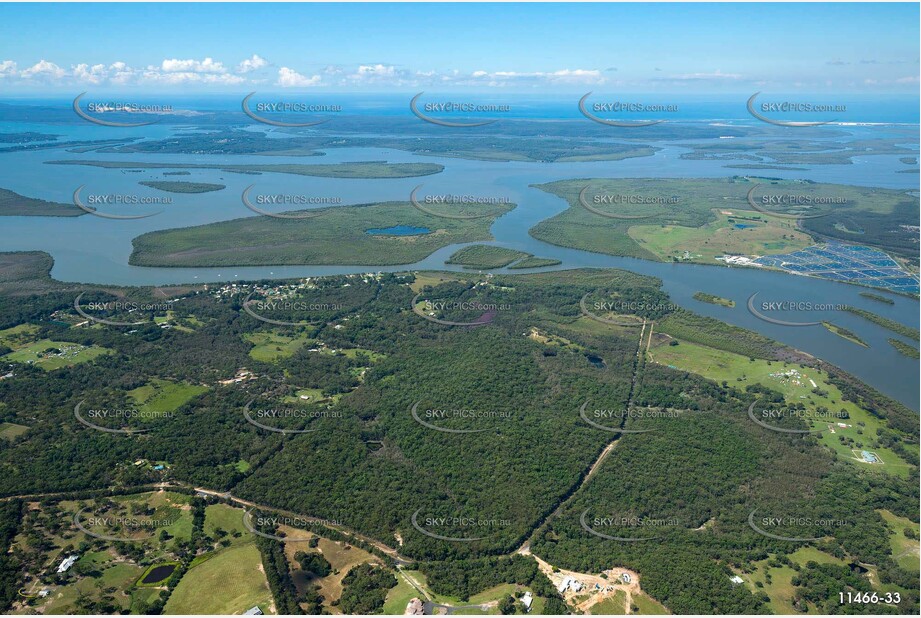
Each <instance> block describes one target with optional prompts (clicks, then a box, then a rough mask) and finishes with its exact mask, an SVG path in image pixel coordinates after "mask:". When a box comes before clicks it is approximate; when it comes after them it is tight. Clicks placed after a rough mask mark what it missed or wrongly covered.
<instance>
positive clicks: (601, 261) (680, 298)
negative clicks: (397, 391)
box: [0, 122, 919, 410]
mask: <svg viewBox="0 0 921 618" xmlns="http://www.w3.org/2000/svg"><path fill="white" fill-rule="evenodd" d="M253 128H254V130H258V129H262V127H253ZM187 130H188V127H185V128H181V127H172V128H170V127H166V126H157V125H153V126H151V127H143V128H140V129H116V130H109V129H107V128H104V127H96V126H87V125H74V126H70V125H42V124H29V125H24V124H16V123H8V122H7V123H3V122H0V132H18V131H39V132H44V133H54V134H58V135H62V136H63V137H62V139H108V138H114V137H124V136H129V135H134V136H144V137H147V138H157V137H164V136H167V135H170V134H171V133H172V132H183V131H187ZM846 130H847V131H848V132H850V133H852V134H853V135H855V136H857V137H861V138H870V137H876V136H878V135H879V133H878V131H879V130H880V128H878V127H847V128H846ZM882 130H883V131H896V130H899V129H898V128H893V127H886V128H883V129H882ZM910 139H911V138H909V137H906V141H909V140H910ZM653 145H655V146H658V147H660V148H662V150H660V151H659V152H657V153H656V154H655V155H653V156H651V157H644V158H636V159H627V160H623V161H617V162H588V163H526V162H510V163H497V162H488V161H470V160H464V159H454V158H443V157H441V158H439V157H430V156H419V155H414V154H411V153H408V152H405V151H398V150H389V149H381V148H344V149H332V150H329V151H328V152H327V153H326V154H325V156H324V157H322V159H321V160H318V159H312V160H309V162H321V161H322V162H323V163H337V162H345V161H367V160H386V161H390V162H420V161H430V162H435V163H440V164H442V165H444V166H445V171H444V172H443V173H441V174H437V175H434V176H428V177H423V178H404V179H386V180H363V179H332V178H310V177H302V176H293V175H285V174H262V175H256V176H253V175H241V174H233V173H227V172H224V171H221V170H190V171H191V172H192V173H191V175H190V176H183V177H182V179H183V180H186V181H190V182H212V183H219V184H224V185H226V189H224V190H222V191H217V192H213V193H205V194H169V195H170V197H171V198H172V200H173V203H172V204H169V205H156V206H148V205H144V206H140V205H138V206H105V207H104V209H105V210H106V211H107V212H111V213H116V214H128V213H131V214H135V213H148V212H155V211H158V210H160V211H162V213H161V214H158V215H156V216H153V217H150V218H146V219H138V220H121V221H119V220H110V219H102V218H99V217H94V216H89V215H87V216H82V217H73V218H51V217H47V218H46V217H3V218H2V219H0V221H2V223H0V224H2V226H3V230H4V234H3V235H2V236H0V251H24V250H43V251H47V252H48V253H50V254H51V255H52V256H53V257H54V259H55V264H54V268H53V270H52V275H53V276H54V277H55V278H57V279H59V280H64V281H75V282H87V283H101V284H113V285H162V284H171V283H203V282H215V281H232V280H238V281H239V280H251V279H261V278H287V277H306V276H319V275H326V274H337V273H356V272H368V271H372V270H374V271H405V270H417V269H420V270H421V269H438V270H460V268H459V267H456V266H450V265H446V264H445V260H446V259H447V258H448V257H449V256H450V255H451V254H453V253H454V252H456V251H457V250H458V249H459V248H460V247H462V246H464V245H452V246H449V247H444V248H442V249H440V250H438V251H436V252H435V253H433V254H432V255H430V256H428V257H427V258H425V259H424V260H421V261H420V262H418V263H416V264H409V265H401V266H393V267H386V268H376V267H368V266H357V267H356V266H285V267H280V266H271V267H247V268H238V267H224V268H142V267H136V266H129V265H128V257H129V255H130V253H131V250H132V245H131V240H132V239H133V238H134V237H136V236H138V235H140V234H143V233H145V232H148V231H153V230H161V229H168V228H175V227H186V226H191V225H201V224H205V223H210V222H215V221H226V220H230V219H237V218H242V217H249V216H256V215H254V213H252V211H250V210H248V209H247V208H246V207H245V206H244V205H243V203H242V200H241V194H242V192H243V191H244V190H245V189H246V188H247V187H249V186H250V185H255V187H254V192H255V193H257V194H298V195H310V196H323V197H335V198H339V199H341V203H342V204H363V203H370V202H377V201H403V202H405V201H407V200H408V197H409V194H410V192H411V191H412V190H413V189H414V188H415V187H416V186H417V185H420V184H421V185H422V188H421V189H420V197H421V196H423V195H429V194H453V195H464V194H467V195H476V196H481V197H504V198H508V199H509V200H510V201H511V202H513V203H516V204H517V207H516V208H515V209H513V210H512V211H510V212H509V213H507V214H505V215H504V216H502V217H500V218H499V219H498V220H496V222H495V223H494V224H493V226H492V228H491V230H490V231H491V233H492V235H493V237H494V240H492V241H489V242H487V243H486V244H492V245H496V246H501V247H507V248H510V249H517V250H520V251H525V252H528V253H532V254H534V255H536V256H540V257H548V258H556V259H559V260H561V261H562V264H561V265H560V266H558V267H552V269H553V270H557V269H565V268H582V267H588V268H606V267H615V268H624V269H628V270H631V271H634V272H637V273H640V274H645V275H650V276H655V277H658V278H659V279H661V280H662V282H663V288H664V289H665V291H666V292H668V294H669V295H670V296H671V298H672V299H673V300H674V301H675V302H677V303H678V304H680V305H682V306H685V307H688V308H690V309H692V310H694V311H696V312H698V313H701V314H704V315H709V316H712V317H716V318H718V319H720V320H723V321H725V322H728V323H730V324H735V325H738V326H742V327H745V328H749V329H751V330H754V331H757V332H760V333H763V334H765V335H767V336H769V337H772V338H774V339H776V340H778V341H781V342H783V343H786V344H789V345H791V346H794V347H796V348H798V349H800V350H803V351H805V352H808V353H810V354H813V355H815V356H817V357H820V358H822V359H824V360H826V361H828V362H830V363H832V364H835V365H837V366H839V367H842V368H843V369H845V370H846V371H848V372H850V373H852V374H854V375H856V376H857V377H859V378H860V379H862V380H863V381H865V382H866V383H868V384H870V385H872V386H874V387H875V388H877V389H879V390H880V391H882V392H883V393H886V394H887V395H890V396H892V397H894V398H896V399H898V400H900V401H902V402H903V403H904V404H906V405H908V406H909V407H911V408H913V409H916V410H917V409H918V387H919V373H918V361H915V360H912V359H908V358H906V357H904V356H902V355H900V354H899V353H898V352H896V351H895V350H894V349H893V348H892V347H891V346H890V345H889V344H888V343H887V341H886V339H887V338H888V337H891V336H893V335H892V333H890V332H889V331H886V330H885V329H882V328H880V327H878V326H876V325H874V324H872V323H869V322H867V321H865V320H863V319H861V318H859V317H858V316H855V315H852V314H850V313H846V312H841V311H833V310H832V311H825V312H815V313H814V314H812V315H810V318H813V319H815V320H831V321H834V323H836V324H838V325H840V326H843V327H845V328H847V329H849V330H852V331H854V332H856V333H857V334H858V335H859V336H860V337H861V339H863V340H864V341H866V342H867V343H868V344H869V345H870V347H869V348H862V347H859V346H856V345H854V344H852V343H850V342H848V341H846V340H844V339H842V338H840V337H838V336H836V335H834V334H833V333H830V332H828V331H827V330H826V329H825V328H823V327H822V326H821V325H819V326H816V327H800V328H791V327H784V326H779V325H776V324H770V323H767V322H764V321H762V320H759V319H757V318H756V317H754V316H753V315H752V314H750V313H749V312H748V311H747V310H746V309H745V306H746V302H747V299H748V297H749V296H751V294H753V293H758V294H759V295H760V297H761V298H770V299H791V300H798V301H806V302H812V303H815V304H826V305H827V304H837V305H842V304H847V305H852V306H857V307H861V308H864V309H867V310H869V311H873V312H875V313H878V314H880V315H884V316H886V317H889V318H891V319H893V320H897V321H899V322H901V323H903V324H907V325H909V326H913V327H915V328H917V327H918V322H919V320H918V310H919V306H918V302H917V301H916V300H913V299H909V298H905V297H896V298H895V304H894V305H893V306H888V305H882V304H880V303H875V302H873V301H870V300H867V299H864V298H863V297H861V296H859V292H860V291H862V290H863V288H860V287H857V286H852V285H848V284H844V283H838V282H833V281H823V280H818V279H812V278H806V277H801V276H795V275H790V274H785V273H779V272H770V271H761V270H752V269H743V268H729V267H725V266H703V265H691V264H672V263H660V262H649V261H645V260H638V259H633V258H621V257H614V256H608V255H602V254H596V253H589V252H585V251H579V250H575V249H566V248H562V247H556V246H553V245H549V244H546V243H544V242H541V241H538V240H536V239H534V238H533V237H531V236H530V235H529V234H528V230H529V229H530V228H531V227H533V226H534V225H535V224H537V223H538V222H540V221H542V220H544V219H546V218H548V217H551V216H553V215H555V214H556V213H559V212H561V211H562V210H564V209H565V208H566V207H567V204H566V203H565V202H564V201H563V200H561V199H559V198H557V197H555V196H553V195H551V194H548V193H545V192H543V191H541V190H540V189H538V188H536V187H534V186H533V185H536V184H542V183H546V182H551V181H553V180H558V179H567V178H580V177H582V178H584V177H611V178H637V177H639V178H642V177H671V178H701V177H726V176H732V175H735V174H739V173H745V172H744V171H741V170H734V169H729V168H725V167H724V163H723V162H720V161H695V160H683V159H680V158H679V155H680V154H681V153H682V152H687V148H686V147H684V146H681V145H677V144H675V143H674V142H661V143H653ZM126 158H127V159H128V160H132V161H141V162H169V163H176V162H179V163H208V164H215V163H217V164H221V163H235V164H240V163H263V164H264V163H273V164H278V163H302V162H304V159H303V158H299V157H284V156H278V157H275V156H273V157H262V156H257V155H234V156H229V155H228V156H223V155H220V156H219V155H158V154H136V153H135V154H130V155H127V157H126V156H125V155H117V154H97V153H88V154H83V155H81V154H76V153H69V152H66V151H63V150H44V151H35V152H20V153H0V187H3V188H7V189H10V190H13V191H16V192H18V193H21V194H24V195H28V196H30V197H37V198H41V199H46V200H53V201H59V202H70V201H71V199H72V195H73V192H74V190H75V189H76V188H77V187H80V186H84V189H83V191H84V195H85V194H88V193H98V194H112V193H126V194H133V195H139V196H145V197H153V196H160V197H162V196H163V195H164V194H163V193H160V192H157V191H156V190H154V189H150V188H147V187H143V186H140V185H139V184H138V182H139V181H145V180H158V179H159V180H162V179H164V178H169V177H165V176H163V171H171V170H145V171H143V172H140V173H128V172H126V171H125V170H119V169H102V168H93V167H84V166H59V165H49V164H47V163H46V161H50V160H56V159H84V160H85V159H94V160H112V161H120V160H126ZM898 159H899V156H895V155H887V156H867V157H858V158H856V159H855V161H854V164H852V165H821V166H814V167H813V168H812V169H810V170H809V171H808V172H802V171H780V170H768V171H766V172H764V173H765V175H770V176H774V177H781V178H790V179H795V178H807V179H810V180H815V181H821V182H831V183H841V184H855V185H864V186H880V187H886V188H894V189H899V188H901V189H905V190H914V191H917V190H918V176H917V175H914V174H899V173H896V171H897V170H899V169H904V168H905V164H902V163H900V162H899V160H898ZM754 173H757V172H754ZM317 207H324V206H317ZM264 208H266V209H269V210H272V209H273V207H272V206H270V205H266V206H264ZM276 208H277V210H279V211H281V210H288V209H290V207H276ZM362 223H363V222H362V221H356V222H355V225H356V226H362ZM404 228H409V226H397V227H396V228H395V229H397V230H402V229H404ZM392 229H394V228H391V229H390V230H369V233H373V232H378V233H393V231H392ZM409 229H411V228H409ZM425 232H428V230H425ZM412 233H420V232H419V231H415V230H414V231H413V232H412ZM517 272H526V271H517ZM697 291H703V292H709V293H712V294H716V295H718V296H722V297H724V298H730V299H733V300H735V301H736V307H735V308H726V307H720V306H715V305H710V304H707V303H702V302H699V301H696V300H694V299H693V298H692V297H693V295H694V293H695V292H697Z"/></svg>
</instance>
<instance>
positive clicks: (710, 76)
mask: <svg viewBox="0 0 921 618" xmlns="http://www.w3.org/2000/svg"><path fill="white" fill-rule="evenodd" d="M666 79H669V80H676V81H726V80H736V79H742V76H741V75H740V74H738V73H723V72H722V71H719V70H717V71H714V72H713V73H685V74H683V75H672V76H671V77H668V78H666Z"/></svg>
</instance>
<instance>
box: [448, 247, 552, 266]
mask: <svg viewBox="0 0 921 618" xmlns="http://www.w3.org/2000/svg"><path fill="white" fill-rule="evenodd" d="M445 264H457V265H459V266H463V267H464V268H467V269H471V270H486V269H492V268H504V267H508V268H509V269H525V268H541V267H544V266H556V265H557V264H560V261H559V260H554V259H550V258H540V257H535V256H534V255H532V254H530V253H526V252H524V251H516V250H515V249H506V248H505V247H493V246H489V245H470V246H469V247H464V248H463V249H460V250H459V251H457V252H455V253H454V254H453V255H451V257H449V258H448V259H447V260H445Z"/></svg>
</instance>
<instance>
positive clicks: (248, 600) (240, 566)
mask: <svg viewBox="0 0 921 618" xmlns="http://www.w3.org/2000/svg"><path fill="white" fill-rule="evenodd" d="M207 591H211V592H213V593H214V594H206V592H207ZM256 605H258V606H259V609H261V610H262V611H263V613H265V614H272V613H275V611H274V609H275V608H274V601H273V600H272V593H271V592H270V591H269V583H268V582H267V581H266V579H265V573H264V571H263V569H262V558H261V556H260V555H259V550H258V549H257V548H256V545H255V543H246V544H243V545H238V546H231V547H228V548H227V549H224V550H222V551H220V552H218V553H217V554H216V555H215V556H214V557H213V558H211V559H210V560H206V561H205V562H202V563H201V564H199V565H197V566H195V567H193V568H191V569H189V571H188V572H186V574H185V575H184V576H183V578H182V579H181V580H180V582H179V585H178V586H176V589H175V590H173V594H172V595H171V596H170V598H169V601H168V602H167V603H166V608H165V610H164V613H166V614H173V615H176V614H242V613H243V612H245V611H246V610H248V609H249V608H251V607H253V606H256Z"/></svg>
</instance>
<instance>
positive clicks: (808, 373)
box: [650, 341, 911, 476]
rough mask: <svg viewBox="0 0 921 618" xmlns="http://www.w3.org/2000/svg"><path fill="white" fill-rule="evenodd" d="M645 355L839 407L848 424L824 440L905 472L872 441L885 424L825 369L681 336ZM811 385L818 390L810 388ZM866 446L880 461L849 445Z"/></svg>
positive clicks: (841, 452) (844, 454) (845, 454)
mask: <svg viewBox="0 0 921 618" xmlns="http://www.w3.org/2000/svg"><path fill="white" fill-rule="evenodd" d="M650 358H651V359H652V360H653V361H654V362H657V363H659V364H661V365H667V366H669V367H673V368H677V369H682V370H684V371H690V372H691V373H696V374H699V375H702V376H704V377H706V378H710V379H711V380H715V381H716V382H724V381H725V382H726V383H727V384H732V385H733V386H735V387H737V388H740V389H744V388H745V386H747V385H748V384H763V385H764V386H768V387H770V388H772V389H773V390H776V391H778V392H780V393H783V395H784V397H785V398H786V399H787V401H788V402H789V403H802V404H804V405H806V407H807V409H816V408H817V407H819V406H825V407H826V408H828V409H829V410H830V411H833V412H839V411H840V410H842V409H843V410H845V411H846V412H847V414H848V416H849V417H850V418H847V419H839V420H841V421H842V422H843V423H845V424H846V425H849V426H848V427H837V426H835V427H833V428H832V429H831V430H828V431H824V432H822V433H821V434H819V435H820V437H819V439H820V440H821V441H822V443H823V444H825V445H826V446H828V447H829V448H831V449H832V450H834V451H835V452H836V453H837V454H838V456H839V457H840V458H842V459H844V460H846V461H848V462H850V463H853V464H854V465H860V466H868V467H870V468H872V469H874V470H880V471H884V472H887V473H889V474H896V475H899V476H905V475H907V474H908V473H909V471H910V469H911V466H910V465H909V464H907V463H906V462H905V461H903V460H902V459H900V458H899V456H898V455H896V454H895V453H894V452H893V451H892V450H890V449H887V448H880V447H877V446H873V441H874V436H876V430H877V429H879V428H880V427H884V426H885V425H884V424H883V422H882V421H880V420H879V419H877V418H876V417H874V416H873V415H871V414H870V413H869V412H867V411H866V410H864V409H863V408H861V407H859V406H857V405H856V404H855V403H853V402H851V401H845V400H844V399H843V397H842V395H841V391H840V390H838V387H836V386H834V385H833V384H830V383H828V382H827V377H826V374H824V373H823V372H822V371H821V370H819V369H815V368H812V367H805V366H802V365H796V364H785V363H783V362H779V361H766V360H760V359H755V360H750V359H749V358H747V357H745V356H741V355H739V354H733V353H732V352H726V351H723V350H717V349H714V348H709V347H706V346H702V345H698V344H694V343H688V342H685V341H680V343H679V345H676V346H672V345H668V344H667V343H664V342H660V343H659V344H657V345H654V346H653V347H652V348H651V349H650ZM813 382H814V383H815V385H813ZM816 388H818V389H819V390H820V391H821V393H818V392H813V391H814V390H815V389H816ZM820 426H824V427H827V426H828V423H827V422H825V423H815V422H814V423H813V427H814V428H818V427H820ZM867 446H872V448H871V449H869V450H872V451H874V452H876V453H878V454H879V455H880V457H881V458H882V461H883V463H882V464H866V463H863V462H862V461H858V460H857V459H856V458H855V457H854V454H853V453H852V449H854V448H857V449H861V448H865V447H867Z"/></svg>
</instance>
